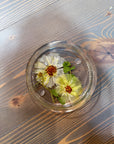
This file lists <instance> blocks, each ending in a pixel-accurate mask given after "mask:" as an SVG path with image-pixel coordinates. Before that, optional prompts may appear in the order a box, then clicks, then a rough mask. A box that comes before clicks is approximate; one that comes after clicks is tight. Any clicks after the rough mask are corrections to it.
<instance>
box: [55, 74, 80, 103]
mask: <svg viewBox="0 0 114 144" xmlns="http://www.w3.org/2000/svg"><path fill="white" fill-rule="evenodd" d="M56 85H57V87H56V91H57V93H58V94H59V95H60V97H59V101H60V102H61V103H62V104H65V103H67V102H73V101H75V100H76V99H78V98H79V95H80V94H81V93H82V86H81V83H80V81H79V79H78V78H77V77H76V76H74V75H71V74H63V75H61V76H59V77H58V78H57V79H56Z"/></svg>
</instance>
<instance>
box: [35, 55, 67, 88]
mask: <svg viewBox="0 0 114 144" xmlns="http://www.w3.org/2000/svg"><path fill="white" fill-rule="evenodd" d="M64 61H65V60H64V58H62V57H60V56H59V55H58V54H57V53H50V54H48V55H43V56H42V57H41V58H40V59H39V60H38V61H37V62H36V63H35V65H34V67H35V73H36V74H37V76H36V80H37V81H38V82H40V83H41V84H42V85H44V86H46V87H49V88H52V87H53V86H54V84H55V79H56V78H57V77H58V76H59V75H60V74H63V67H62V66H63V62H64Z"/></svg>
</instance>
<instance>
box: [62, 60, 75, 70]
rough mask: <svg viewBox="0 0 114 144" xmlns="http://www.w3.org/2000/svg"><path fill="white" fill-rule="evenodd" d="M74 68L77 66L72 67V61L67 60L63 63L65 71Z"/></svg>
mask: <svg viewBox="0 0 114 144" xmlns="http://www.w3.org/2000/svg"><path fill="white" fill-rule="evenodd" d="M74 69H75V66H73V67H71V63H70V62H68V61H65V62H64V63H63V71H64V73H68V72H71V70H74Z"/></svg>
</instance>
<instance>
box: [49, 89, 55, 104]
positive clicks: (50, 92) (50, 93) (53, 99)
mask: <svg viewBox="0 0 114 144" xmlns="http://www.w3.org/2000/svg"><path fill="white" fill-rule="evenodd" d="M50 94H51V99H52V102H53V103H55V100H54V97H53V95H52V93H51V91H50Z"/></svg>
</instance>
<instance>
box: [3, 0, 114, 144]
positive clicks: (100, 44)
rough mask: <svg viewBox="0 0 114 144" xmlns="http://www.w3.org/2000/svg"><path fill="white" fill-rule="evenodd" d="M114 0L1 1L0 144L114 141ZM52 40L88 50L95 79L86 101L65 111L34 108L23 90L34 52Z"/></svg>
mask: <svg viewBox="0 0 114 144" xmlns="http://www.w3.org/2000/svg"><path fill="white" fill-rule="evenodd" d="M113 6H114V1H113V0H110V1H109V0H94V1H92V0H86V1H85V0H80V1H79V0H42V1H40V0H1V1H0V144H25V143H27V144H113V143H114V139H113V138H114V128H113V113H114V107H113V96H114V91H113V87H114V85H113V78H114V76H113V72H114V7H113ZM53 40H67V41H68V42H73V43H75V44H77V45H80V46H81V47H82V48H83V50H84V51H85V52H89V53H90V54H91V55H92V57H93V59H94V61H95V64H96V67H97V71H98V82H97V86H96V90H95V92H94V94H93V96H92V99H91V100H90V102H89V103H88V104H87V105H86V106H85V107H84V108H82V109H80V110H78V111H74V112H72V113H68V114H56V113H52V112H49V111H47V110H44V109H42V108H40V107H39V106H36V105H35V104H34V103H33V102H32V100H31V98H30V96H29V94H28V92H27V88H26V76H25V69H26V64H27V62H28V59H29V58H30V56H31V55H32V53H33V52H34V51H35V50H36V49H37V48H39V47H40V46H41V45H43V44H45V43H47V42H50V41H53Z"/></svg>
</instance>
